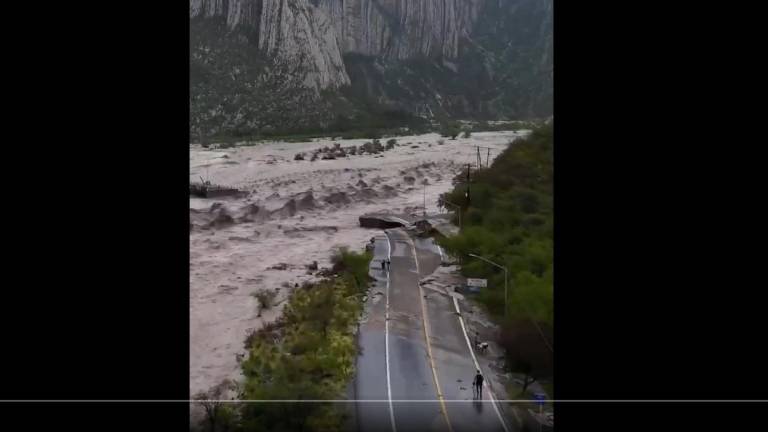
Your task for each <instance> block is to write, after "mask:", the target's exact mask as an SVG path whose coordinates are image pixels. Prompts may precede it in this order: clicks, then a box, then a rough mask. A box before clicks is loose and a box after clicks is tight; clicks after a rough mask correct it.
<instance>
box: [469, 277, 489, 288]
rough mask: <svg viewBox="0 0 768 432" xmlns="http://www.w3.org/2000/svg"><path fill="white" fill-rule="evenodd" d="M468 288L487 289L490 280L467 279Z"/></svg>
mask: <svg viewBox="0 0 768 432" xmlns="http://www.w3.org/2000/svg"><path fill="white" fill-rule="evenodd" d="M467 286H471V287H481V288H485V287H487V286H488V279H472V278H468V279H467Z"/></svg>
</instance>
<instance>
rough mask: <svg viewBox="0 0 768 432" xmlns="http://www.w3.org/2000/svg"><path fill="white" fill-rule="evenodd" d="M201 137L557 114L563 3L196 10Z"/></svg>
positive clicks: (292, 0)
mask: <svg viewBox="0 0 768 432" xmlns="http://www.w3.org/2000/svg"><path fill="white" fill-rule="evenodd" d="M190 33H191V34H190V54H191V68H192V71H191V77H190V81H191V101H190V105H191V115H192V135H193V137H197V136H200V135H204V136H210V135H217V134H218V135H221V134H228V135H242V136H249V135H253V134H259V133H263V132H264V131H270V130H279V131H288V130H302V129H305V130H306V129H317V128H323V127H330V125H331V124H332V123H333V121H334V119H337V118H339V116H343V118H347V119H355V118H357V117H360V116H363V115H367V116H370V115H371V112H372V110H373V111H377V110H383V109H387V110H390V111H392V110H401V111H405V112H408V113H411V114H413V115H418V116H423V117H425V118H443V117H454V118H456V117H460V118H482V119H501V118H506V119H520V118H531V117H544V116H548V115H551V114H552V0H435V1H430V2H414V1H407V0H190Z"/></svg>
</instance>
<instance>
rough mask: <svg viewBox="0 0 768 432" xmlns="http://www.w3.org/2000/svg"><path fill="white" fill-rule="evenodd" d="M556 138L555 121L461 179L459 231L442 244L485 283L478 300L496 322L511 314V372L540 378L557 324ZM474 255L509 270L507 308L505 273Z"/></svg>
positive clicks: (505, 335) (505, 336)
mask: <svg viewBox="0 0 768 432" xmlns="http://www.w3.org/2000/svg"><path fill="white" fill-rule="evenodd" d="M552 135H553V131H552V124H551V123H550V124H547V125H544V126H542V127H539V128H537V129H535V130H534V131H533V132H532V134H531V135H529V136H528V137H527V138H525V139H519V140H517V141H515V142H514V143H513V144H511V145H510V146H509V147H508V148H507V149H506V150H505V151H504V152H502V153H501V154H500V155H499V156H498V157H497V158H496V159H495V160H494V162H493V164H492V165H491V166H490V167H489V168H487V169H483V170H480V171H476V172H474V173H473V175H472V178H471V182H470V183H469V185H467V183H466V175H465V174H464V175H462V176H460V177H458V178H457V179H460V183H458V184H457V185H456V186H455V188H454V190H453V191H452V192H450V193H448V194H446V196H445V198H446V199H447V200H449V201H450V202H453V203H456V204H458V205H460V206H461V207H462V213H463V214H462V230H461V232H460V234H458V235H457V236H454V237H450V238H444V239H441V240H440V242H441V244H442V245H443V246H444V247H445V249H446V250H447V251H449V252H450V253H451V254H453V255H454V256H457V257H460V258H461V270H462V272H463V274H464V275H465V276H467V277H474V278H486V279H488V287H487V288H484V289H482V290H481V291H480V292H479V293H478V294H477V296H476V298H477V300H478V301H479V302H480V303H481V304H483V305H485V307H486V308H487V309H488V311H489V312H490V313H491V314H493V315H495V316H497V317H498V318H499V319H502V318H504V317H505V312H506V319H504V320H503V321H502V323H503V324H502V337H501V342H502V344H503V345H505V346H507V347H509V348H510V349H508V350H507V353H508V358H507V360H508V367H510V368H511V369H513V370H516V371H518V372H521V373H525V374H531V375H533V376H534V377H535V376H538V377H540V378H541V377H544V376H547V375H549V374H550V373H551V349H550V347H551V346H552V336H551V333H552V324H553V319H554V318H553V275H552V261H553V249H552V237H553V215H552V207H553V203H552V173H553V168H552V154H553V153H552V138H553V137H552ZM468 186H469V187H468ZM467 189H469V198H467V194H466V192H467ZM469 253H473V254H476V255H480V256H482V257H485V258H487V259H490V260H492V261H494V262H496V263H499V264H501V265H502V266H505V267H507V269H508V272H509V302H508V304H507V310H506V311H505V310H504V272H503V271H501V270H500V269H498V268H496V267H494V266H491V265H489V264H487V263H485V262H483V261H481V260H479V259H475V258H472V257H469V256H468V254H469ZM545 340H546V343H545V342H544V341H545ZM547 344H549V347H547Z"/></svg>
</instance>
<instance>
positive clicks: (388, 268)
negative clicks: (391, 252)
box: [387, 258, 392, 271]
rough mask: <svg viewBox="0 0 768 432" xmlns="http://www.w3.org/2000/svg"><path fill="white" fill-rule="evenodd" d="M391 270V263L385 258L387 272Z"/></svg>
mask: <svg viewBox="0 0 768 432" xmlns="http://www.w3.org/2000/svg"><path fill="white" fill-rule="evenodd" d="M391 268H392V261H390V260H389V258H387V271H389V270H390V269H391Z"/></svg>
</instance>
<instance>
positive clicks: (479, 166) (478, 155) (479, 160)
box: [475, 146, 483, 169]
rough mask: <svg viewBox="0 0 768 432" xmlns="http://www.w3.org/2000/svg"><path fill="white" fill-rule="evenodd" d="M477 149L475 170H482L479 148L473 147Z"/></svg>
mask: <svg viewBox="0 0 768 432" xmlns="http://www.w3.org/2000/svg"><path fill="white" fill-rule="evenodd" d="M475 148H476V149H477V169H482V168H483V157H482V156H480V146H475Z"/></svg>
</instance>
